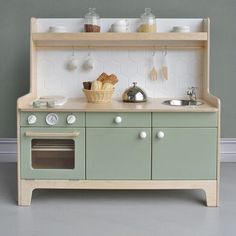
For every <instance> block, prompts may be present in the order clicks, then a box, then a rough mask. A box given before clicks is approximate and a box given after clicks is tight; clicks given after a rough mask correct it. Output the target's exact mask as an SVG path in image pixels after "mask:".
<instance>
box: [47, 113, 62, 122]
mask: <svg viewBox="0 0 236 236" xmlns="http://www.w3.org/2000/svg"><path fill="white" fill-rule="evenodd" d="M58 120H59V118H58V115H57V114H55V113H49V114H48V115H47V116H46V123H47V124H48V125H56V124H57V123H58Z"/></svg>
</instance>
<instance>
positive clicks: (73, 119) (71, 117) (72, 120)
mask: <svg viewBox="0 0 236 236" xmlns="http://www.w3.org/2000/svg"><path fill="white" fill-rule="evenodd" d="M66 121H67V124H69V125H72V124H74V123H75V122H76V117H75V116H74V115H68V116H67V118H66Z"/></svg>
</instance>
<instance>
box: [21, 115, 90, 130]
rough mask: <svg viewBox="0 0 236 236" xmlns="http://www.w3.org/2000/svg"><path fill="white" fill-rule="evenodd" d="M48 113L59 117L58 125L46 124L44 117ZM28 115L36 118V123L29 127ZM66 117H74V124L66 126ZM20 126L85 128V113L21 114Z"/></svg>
mask: <svg viewBox="0 0 236 236" xmlns="http://www.w3.org/2000/svg"><path fill="white" fill-rule="evenodd" d="M49 113H55V114H57V115H58V117H59V121H58V124H56V125H54V126H49V125H48V124H47V123H46V116H47V114H49ZM29 115H35V116H36V117H37V121H36V123H35V124H33V125H29V124H28V122H27V118H28V116H29ZM68 115H74V116H75V117H76V121H75V123H74V124H71V125H69V124H67V122H66V118H67V116H68ZM20 125H21V126H27V127H45V126H48V127H85V113H84V112H82V113H73V112H71V113H70V112H22V113H21V114H20Z"/></svg>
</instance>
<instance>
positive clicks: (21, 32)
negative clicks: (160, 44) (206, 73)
mask: <svg viewBox="0 0 236 236" xmlns="http://www.w3.org/2000/svg"><path fill="white" fill-rule="evenodd" d="M91 6H95V7H96V8H97V12H98V13H99V14H100V15H101V16H102V17H139V15H140V13H142V12H143V10H144V8H145V7H151V8H152V10H153V12H154V13H155V15H156V16H157V17H162V18H163V17H166V18H167V17H177V18H184V17H190V18H191V17H193V18H194V17H195V18H197V17H210V18H211V30H212V31H211V92H212V93H213V94H215V95H217V96H218V97H220V98H221V100H222V135H221V136H222V137H225V138H230V137H236V125H235V121H236V99H235V98H236V97H235V96H236V95H234V94H235V88H236V78H235V75H236V50H235V44H234V43H235V42H236V24H235V22H236V14H235V12H236V1H235V0H165V1H157V0H145V1H144V0H90V1H89V0H87V1H85V0H64V1H63V0H0V81H1V82H0V138H7V137H15V136H16V125H15V124H16V99H17V97H19V96H21V95H23V94H26V93H27V92H28V89H29V24H30V17H32V16H34V17H83V16H84V14H85V13H86V12H87V10H88V7H91Z"/></svg>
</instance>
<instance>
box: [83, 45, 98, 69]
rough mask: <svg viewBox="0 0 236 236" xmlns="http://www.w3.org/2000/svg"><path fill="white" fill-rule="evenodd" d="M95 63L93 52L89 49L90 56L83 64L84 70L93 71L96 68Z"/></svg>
mask: <svg viewBox="0 0 236 236" xmlns="http://www.w3.org/2000/svg"><path fill="white" fill-rule="evenodd" d="M94 63H95V60H94V57H93V56H92V55H91V52H90V50H89V48H88V56H87V58H86V59H85V61H84V63H83V68H84V69H85V70H92V69H93V68H94Z"/></svg>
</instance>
